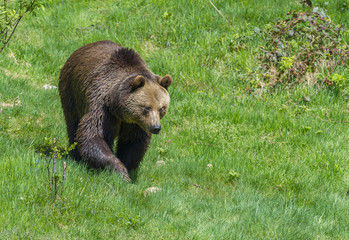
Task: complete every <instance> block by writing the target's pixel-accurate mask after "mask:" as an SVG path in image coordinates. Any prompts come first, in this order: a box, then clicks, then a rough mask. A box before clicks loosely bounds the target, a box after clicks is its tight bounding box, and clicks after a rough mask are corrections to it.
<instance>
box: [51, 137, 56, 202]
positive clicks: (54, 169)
mask: <svg viewBox="0 0 349 240" xmlns="http://www.w3.org/2000/svg"><path fill="white" fill-rule="evenodd" d="M53 147H54V148H55V147H56V138H53ZM56 158H57V153H56V150H54V156H53V159H52V161H53V163H52V184H53V186H54V193H55V196H56V194H57V178H56Z"/></svg>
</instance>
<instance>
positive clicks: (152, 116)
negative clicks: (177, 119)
mask: <svg viewBox="0 0 349 240" xmlns="http://www.w3.org/2000/svg"><path fill="white" fill-rule="evenodd" d="M171 83H172V77H171V76H170V75H166V76H164V77H162V78H161V77H157V80H156V81H153V80H150V79H147V78H146V77H145V76H141V75H139V76H137V77H135V78H133V79H131V87H130V90H131V93H130V94H129V95H128V96H127V99H126V100H125V102H124V104H123V110H122V115H123V119H124V120H125V121H126V122H128V123H135V124H138V125H139V126H140V127H141V128H142V129H143V130H144V131H145V132H147V133H153V134H158V133H159V132H160V130H161V124H160V119H162V118H163V117H164V115H165V114H166V112H167V109H168V106H169V103H170V95H169V93H168V91H167V89H168V87H169V86H170V85H171Z"/></svg>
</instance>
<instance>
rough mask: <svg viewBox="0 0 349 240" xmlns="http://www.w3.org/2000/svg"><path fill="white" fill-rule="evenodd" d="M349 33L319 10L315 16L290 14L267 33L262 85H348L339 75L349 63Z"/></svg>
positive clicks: (261, 75)
mask: <svg viewBox="0 0 349 240" xmlns="http://www.w3.org/2000/svg"><path fill="white" fill-rule="evenodd" d="M347 33H348V32H347V31H346V29H344V28H343V27H342V26H337V25H335V24H334V23H333V22H331V21H330V20H329V19H328V18H327V17H326V15H325V13H324V12H323V10H321V9H319V8H313V11H312V12H290V13H288V14H287V18H286V19H285V20H279V21H278V23H277V24H276V25H274V26H271V27H268V29H267V31H266V32H265V39H266V41H267V44H266V46H265V47H261V49H260V50H261V54H260V56H259V59H260V62H261V66H260V71H259V72H258V73H257V77H258V79H260V80H261V82H260V85H262V86H266V87H270V86H275V85H277V84H284V85H287V86H292V85H297V84H299V83H303V82H305V83H307V84H310V85H317V84H320V85H323V84H327V85H333V84H334V85H338V86H340V87H341V88H342V89H343V88H345V87H347V84H348V82H347V81H344V78H341V77H339V76H340V75H338V74H337V75H336V74H335V70H336V68H337V66H339V65H342V66H343V65H347V64H348V63H349V61H348V57H349V46H348V45H347V44H346V42H345V41H344V40H343V36H344V35H345V34H347Z"/></svg>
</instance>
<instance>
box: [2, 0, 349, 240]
mask: <svg viewBox="0 0 349 240" xmlns="http://www.w3.org/2000/svg"><path fill="white" fill-rule="evenodd" d="M212 2H213V3H214V5H215V6H216V7H217V8H218V9H219V10H220V11H221V13H222V14H223V15H224V17H225V18H226V19H227V21H228V22H229V23H227V22H226V21H225V19H224V18H223V17H222V16H221V15H220V14H219V13H218V12H217V11H216V9H215V8H214V7H213V6H212V5H211V4H210V2H209V1H206V0H198V1H184V0H178V1H165V0H151V1H142V0H134V1H113V0H104V1H102V0H97V1H87V0H85V1H72V0H71V1H54V0H50V1H45V2H44V4H43V8H41V9H38V10H37V12H36V16H32V15H29V16H26V17H25V18H24V19H23V20H22V22H21V23H20V24H19V27H18V29H17V31H16V32H15V34H14V36H13V38H12V39H11V41H10V43H9V45H8V46H7V47H6V49H5V50H4V51H3V52H2V53H1V54H0V239H349V196H348V195H347V191H348V189H349V123H348V121H349V102H348V96H347V95H343V94H341V92H339V91H338V90H336V89H333V88H327V87H326V88H324V89H320V90H317V89H318V88H317V87H316V86H309V85H306V84H303V85H299V86H298V87H293V88H282V87H281V88H278V89H276V90H274V91H268V92H263V91H260V89H257V88H256V89H252V90H251V86H252V85H253V84H251V79H252V78H251V74H252V75H253V69H255V68H256V67H258V64H259V63H258V58H257V54H258V50H259V49H260V46H263V45H265V39H264V38H263V37H262V35H260V34H256V33H255V31H256V29H260V30H261V31H264V29H265V28H266V26H267V25H273V24H275V23H276V22H277V20H278V19H284V18H285V16H286V13H287V12H289V11H303V10H304V9H305V8H304V7H303V6H302V5H300V4H299V3H297V2H299V1H293V0H292V1H291V0H290V1H284V0H238V1H224V0H214V1H212ZM313 4H314V5H315V6H317V7H320V8H321V9H324V11H325V12H326V14H327V16H328V17H329V18H330V19H331V20H332V21H333V22H334V23H335V24H342V25H344V26H346V27H349V5H348V2H347V1H346V0H337V1H325V0H313ZM348 35H349V34H348ZM348 35H347V38H344V41H346V43H349V37H348ZM105 39H109V40H112V41H115V42H117V43H119V44H121V45H123V46H125V47H129V48H133V49H134V50H136V51H137V52H138V53H140V55H141V56H142V57H143V59H144V60H145V61H146V62H147V64H148V65H149V67H150V68H151V69H152V71H153V72H154V73H156V74H159V75H162V76H163V75H165V74H171V75H172V77H173V80H174V81H173V84H172V85H171V87H170V88H169V91H170V95H171V106H170V108H169V112H168V113H167V115H166V116H165V118H164V119H163V120H162V129H163V130H162V131H161V133H160V134H159V135H156V136H154V137H153V140H152V144H151V146H150V148H149V150H148V152H147V154H146V156H145V158H144V159H143V162H142V164H141V166H140V168H139V170H138V172H137V173H134V174H133V178H134V182H133V183H131V184H129V183H126V182H124V181H122V180H121V179H120V177H119V176H118V175H117V174H113V173H110V172H109V171H94V170H90V169H88V168H87V167H86V166H85V165H83V164H81V163H76V162H75V161H74V160H73V159H72V158H70V157H67V156H65V157H63V158H62V159H59V160H57V163H56V164H57V168H58V172H59V173H60V174H61V173H62V171H63V169H62V166H63V161H66V162H67V170H66V181H65V189H64V191H63V193H61V192H60V191H59V192H58V194H57V196H56V197H54V196H53V195H52V191H51V190H50V189H49V186H48V185H49V183H48V177H47V169H46V162H45V161H44V160H43V158H42V157H41V156H40V154H39V152H40V149H41V148H42V147H43V146H45V138H56V139H57V145H58V147H60V148H62V147H65V146H67V144H68V137H67V133H66V128H65V122H64V116H63V111H62V109H61V103H60V99H59V94H58V89H57V88H55V87H57V86H58V77H59V72H60V69H61V68H62V66H63V64H64V63H65V61H66V60H67V59H68V57H69V56H70V54H71V53H72V52H73V51H75V50H76V49H77V48H79V47H80V46H83V45H84V44H87V43H90V42H94V41H98V40H105ZM236 46H238V48H236ZM251 69H252V70H251ZM336 71H337V72H338V74H340V75H342V76H344V77H345V78H346V79H349V71H348V66H344V67H340V68H338V69H337V70H336ZM251 72H252V73H251ZM47 86H51V88H48V89H47ZM45 87H46V88H45ZM314 93H315V94H314ZM303 96H311V99H310V101H306V102H305V101H300V99H302V98H303ZM159 161H163V162H162V163H164V164H159ZM136 175H137V176H136ZM149 187H158V188H161V190H160V191H158V192H154V193H151V194H145V190H146V189H147V188H149Z"/></svg>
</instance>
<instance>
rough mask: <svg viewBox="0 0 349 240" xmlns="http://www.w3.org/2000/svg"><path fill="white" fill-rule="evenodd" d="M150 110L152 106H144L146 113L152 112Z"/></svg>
mask: <svg viewBox="0 0 349 240" xmlns="http://www.w3.org/2000/svg"><path fill="white" fill-rule="evenodd" d="M150 110H151V107H143V111H144V112H145V113H148V112H150Z"/></svg>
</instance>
